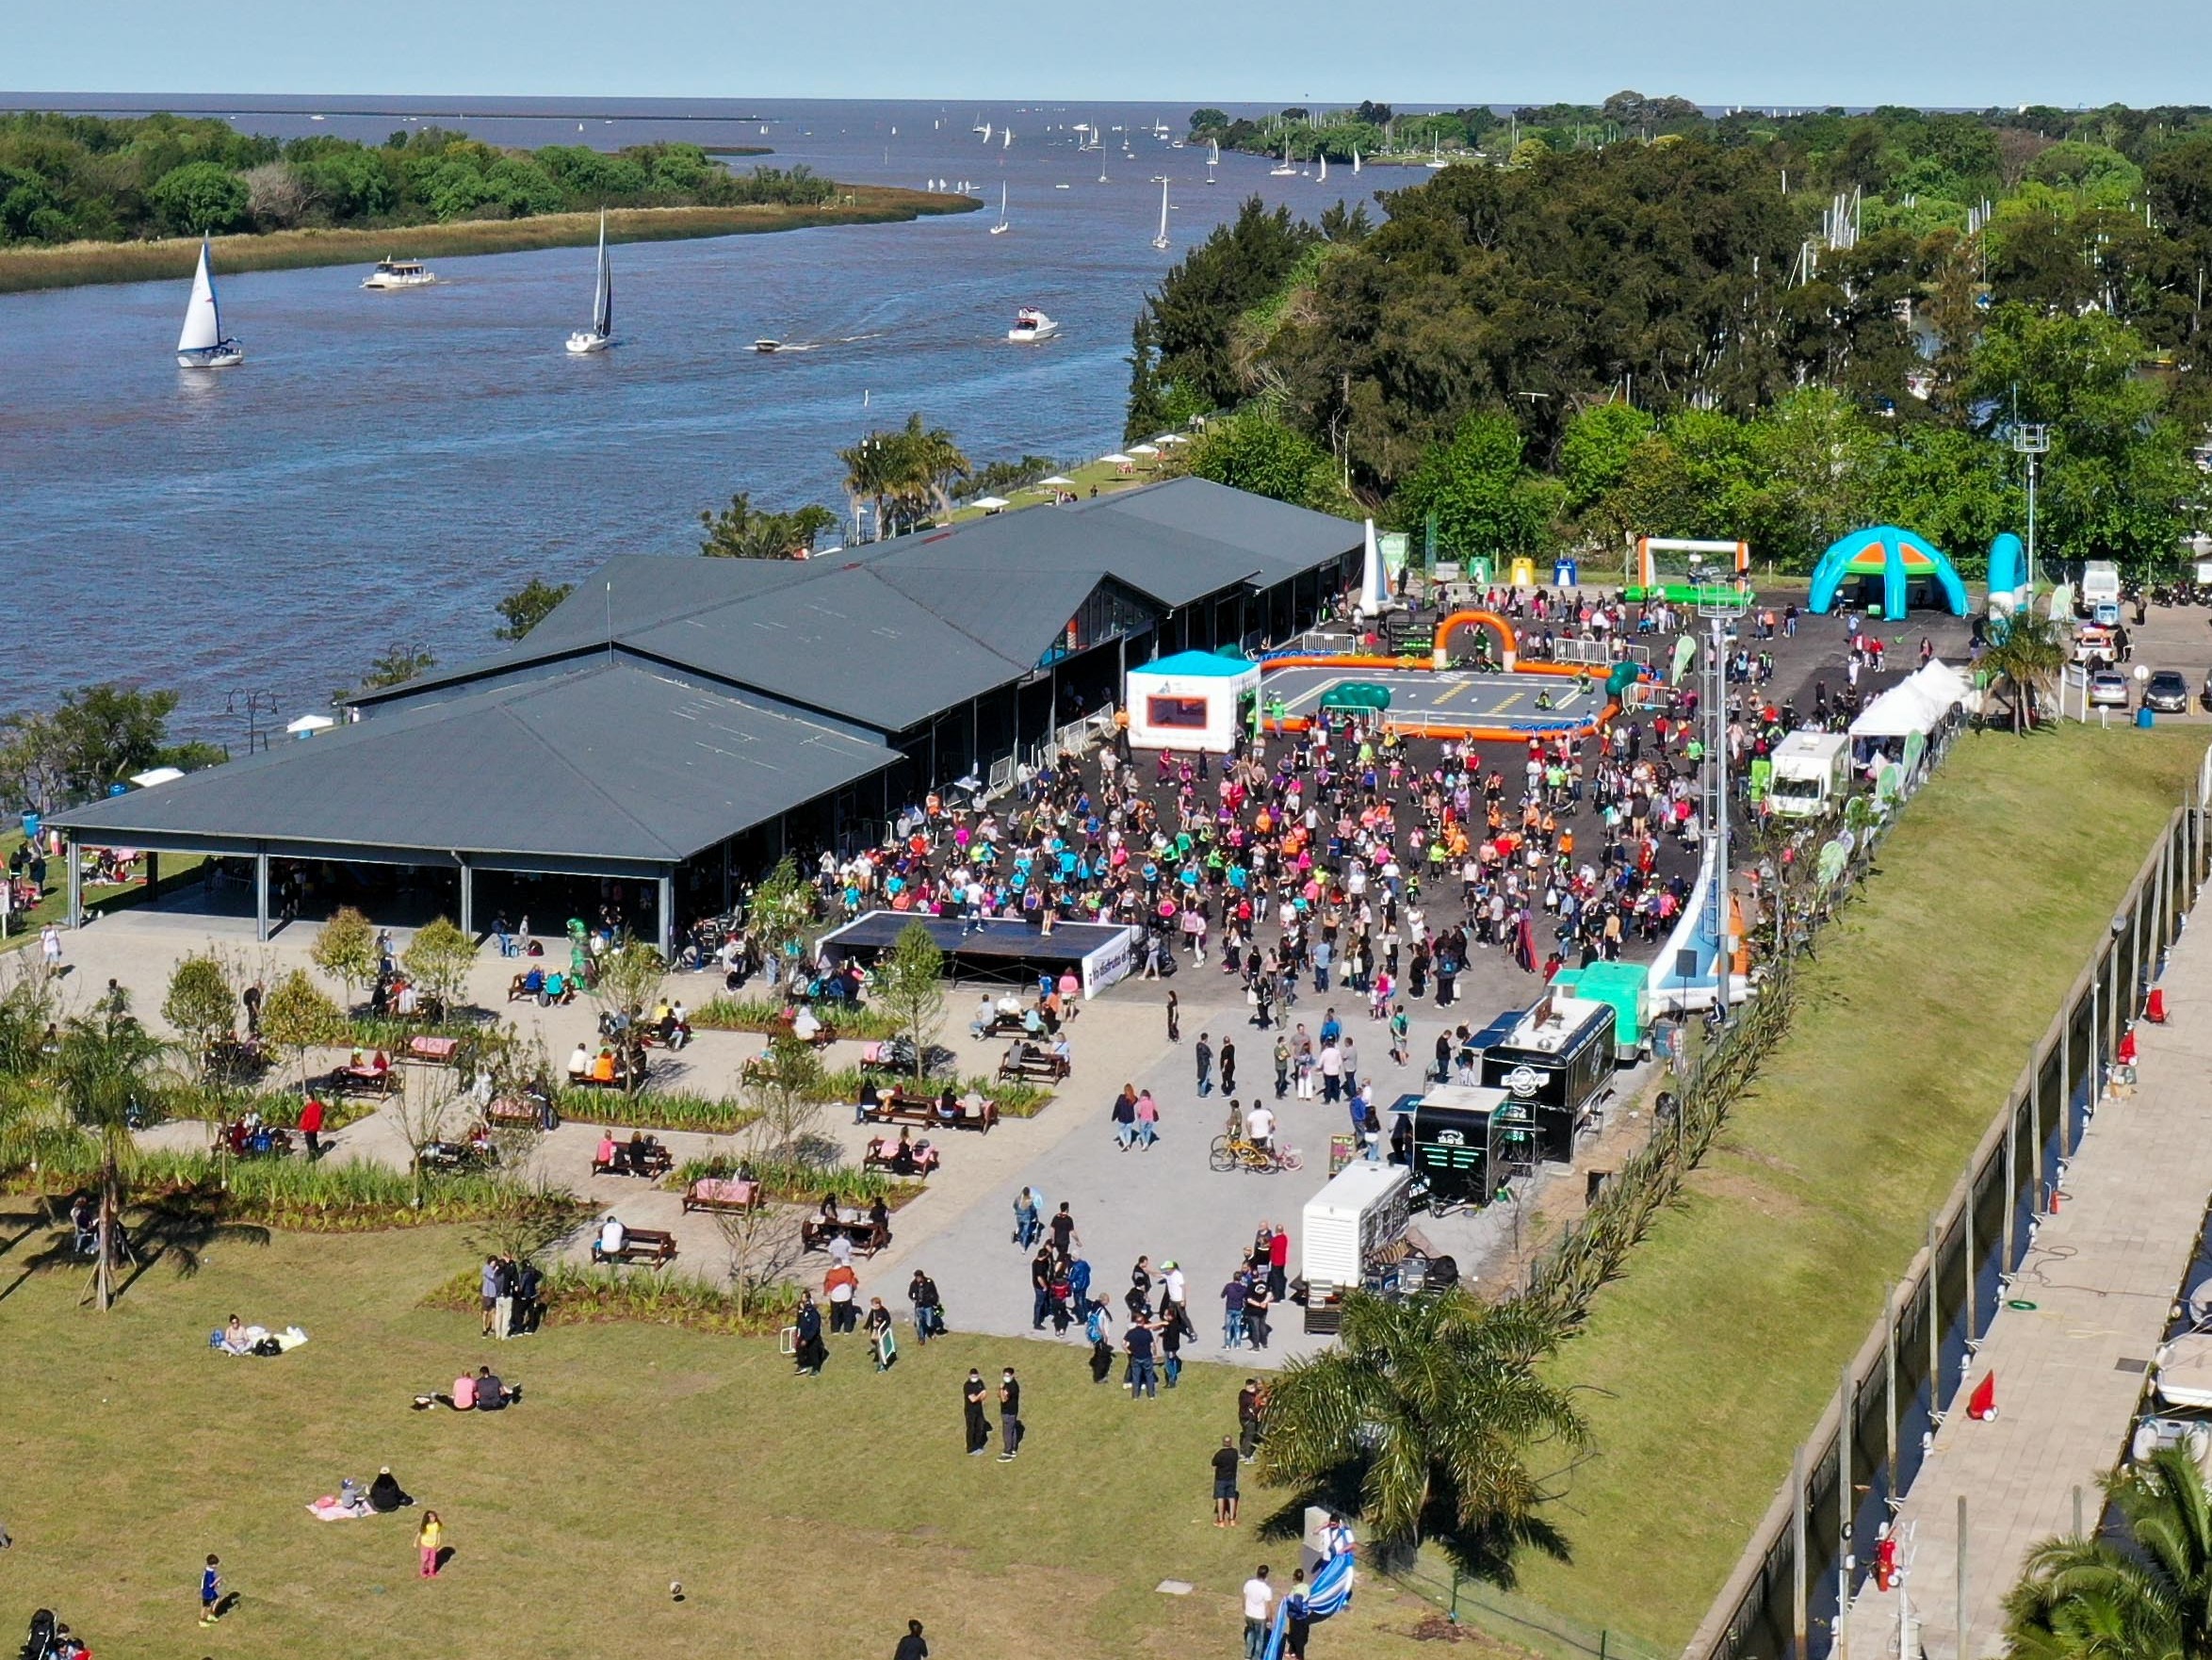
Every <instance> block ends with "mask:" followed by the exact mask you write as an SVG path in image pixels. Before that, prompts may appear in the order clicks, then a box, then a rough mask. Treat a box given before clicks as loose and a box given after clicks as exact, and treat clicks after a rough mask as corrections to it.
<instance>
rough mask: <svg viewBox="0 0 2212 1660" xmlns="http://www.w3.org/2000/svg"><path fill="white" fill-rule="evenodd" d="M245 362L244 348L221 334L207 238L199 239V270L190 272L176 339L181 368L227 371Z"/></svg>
mask: <svg viewBox="0 0 2212 1660" xmlns="http://www.w3.org/2000/svg"><path fill="white" fill-rule="evenodd" d="M245 361H246V349H245V348H244V347H243V346H240V345H239V344H238V343H237V342H236V340H233V339H230V338H228V337H227V336H225V335H224V334H223V332H222V308H221V307H220V305H218V304H217V303H216V302H215V278H214V276H213V275H212V274H210V272H209V271H208V269H207V238H206V237H205V236H203V237H201V238H200V269H198V270H196V271H194V272H193V273H192V298H191V299H190V300H189V301H187V302H186V305H185V329H184V333H183V334H179V335H178V336H177V367H179V368H180V369H229V368H236V367H237V366H238V365H240V364H242V363H244V362H245Z"/></svg>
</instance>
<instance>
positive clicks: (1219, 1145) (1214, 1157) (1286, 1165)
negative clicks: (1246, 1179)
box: [1206, 1135, 1306, 1172]
mask: <svg viewBox="0 0 2212 1660" xmlns="http://www.w3.org/2000/svg"><path fill="white" fill-rule="evenodd" d="M1206 1163H1207V1165H1208V1166H1209V1167H1210V1168H1212V1169H1214V1170H1259V1171H1262V1172H1272V1171H1276V1170H1301V1169H1304V1168H1305V1165H1306V1161H1305V1160H1304V1159H1303V1158H1301V1157H1300V1156H1299V1154H1298V1149H1297V1148H1296V1147H1274V1148H1269V1147H1261V1145H1260V1144H1259V1143H1258V1142H1256V1141H1253V1140H1251V1139H1250V1138H1249V1137H1246V1136H1243V1135H1217V1136H1215V1137H1214V1138H1213V1145H1212V1147H1210V1148H1208V1149H1207V1154H1206Z"/></svg>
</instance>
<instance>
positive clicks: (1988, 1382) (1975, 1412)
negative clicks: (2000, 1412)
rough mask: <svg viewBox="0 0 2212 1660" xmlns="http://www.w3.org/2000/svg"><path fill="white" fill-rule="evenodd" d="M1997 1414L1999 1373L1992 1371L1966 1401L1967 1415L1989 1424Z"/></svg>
mask: <svg viewBox="0 0 2212 1660" xmlns="http://www.w3.org/2000/svg"><path fill="white" fill-rule="evenodd" d="M1996 1415H1997V1375H1996V1374H1995V1373H1994V1372H1992V1373H1991V1374H1990V1375H1988V1376H1986V1377H1984V1378H1983V1379H1982V1380H1981V1382H1980V1383H1978V1384H1976V1386H1975V1391H1974V1393H1973V1395H1972V1396H1971V1397H1970V1398H1969V1399H1968V1400H1967V1403H1966V1416H1967V1417H1969V1418H1971V1419H1973V1420H1974V1421H1975V1423H1976V1424H1988V1423H1990V1422H1991V1421H1992V1420H1993V1419H1994V1418H1995V1417H1996Z"/></svg>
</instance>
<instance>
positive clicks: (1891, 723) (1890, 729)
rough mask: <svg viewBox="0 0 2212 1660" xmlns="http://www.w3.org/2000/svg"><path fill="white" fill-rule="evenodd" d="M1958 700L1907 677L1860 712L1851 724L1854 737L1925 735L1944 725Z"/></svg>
mask: <svg viewBox="0 0 2212 1660" xmlns="http://www.w3.org/2000/svg"><path fill="white" fill-rule="evenodd" d="M1957 702H1958V700H1957V699H1956V698H1945V697H1944V695H1943V694H1942V693H1940V692H1930V691H1928V690H1927V688H1926V687H1922V686H1916V685H1914V684H1913V683H1912V681H1911V680H1910V679H1907V680H1904V681H1902V682H1900V683H1899V684H1897V685H1895V686H1893V687H1891V688H1890V689H1889V690H1888V691H1887V692H1883V693H1882V694H1881V695H1880V696H1879V697H1878V698H1876V699H1875V700H1874V701H1873V702H1872V703H1870V704H1868V705H1867V706H1866V707H1865V708H1863V709H1862V710H1861V711H1860V712H1859V718H1858V719H1857V720H1855V721H1853V722H1852V723H1851V736H1852V737H1854V738H1906V737H1910V736H1911V734H1912V733H1915V732H1918V733H1920V734H1921V735H1922V736H1923V737H1925V736H1927V734H1928V733H1930V732H1933V731H1934V730H1935V729H1936V728H1937V727H1938V726H1940V725H1941V724H1943V721H1944V716H1945V715H1947V714H1948V713H1950V711H1951V709H1952V708H1954V707H1955V706H1956V704H1957Z"/></svg>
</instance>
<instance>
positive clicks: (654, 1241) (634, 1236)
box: [592, 1228, 675, 1268]
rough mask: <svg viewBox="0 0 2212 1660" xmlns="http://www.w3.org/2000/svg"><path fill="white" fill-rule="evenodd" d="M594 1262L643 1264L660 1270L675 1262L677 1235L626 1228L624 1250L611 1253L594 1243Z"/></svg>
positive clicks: (623, 1240) (647, 1229)
mask: <svg viewBox="0 0 2212 1660" xmlns="http://www.w3.org/2000/svg"><path fill="white" fill-rule="evenodd" d="M592 1261H594V1262H643V1263H645V1264H646V1265H647V1266H648V1267H653V1268H659V1267H661V1266H662V1265H664V1264H666V1263H669V1262H673V1261H675V1234H673V1233H664V1232H662V1231H661V1230H660V1229H657V1228H625V1229H623V1232H622V1249H621V1250H619V1251H615V1252H612V1253H610V1252H608V1251H606V1250H603V1249H602V1248H601V1247H600V1245H599V1242H598V1241H597V1240H596V1239H594V1240H593V1241H592Z"/></svg>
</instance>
